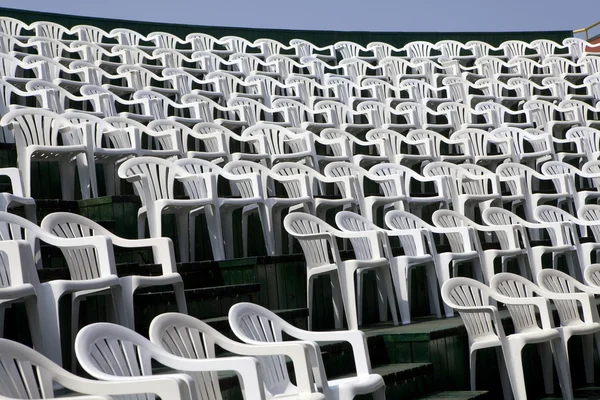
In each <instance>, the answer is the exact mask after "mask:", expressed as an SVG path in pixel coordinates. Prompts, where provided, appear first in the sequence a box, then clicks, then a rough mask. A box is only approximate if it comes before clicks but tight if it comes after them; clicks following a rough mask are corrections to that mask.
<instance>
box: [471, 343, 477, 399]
mask: <svg viewBox="0 0 600 400" xmlns="http://www.w3.org/2000/svg"><path fill="white" fill-rule="evenodd" d="M470 353H471V354H469V372H470V374H469V377H470V379H471V391H475V390H476V389H475V388H476V387H477V351H471V352H470Z"/></svg>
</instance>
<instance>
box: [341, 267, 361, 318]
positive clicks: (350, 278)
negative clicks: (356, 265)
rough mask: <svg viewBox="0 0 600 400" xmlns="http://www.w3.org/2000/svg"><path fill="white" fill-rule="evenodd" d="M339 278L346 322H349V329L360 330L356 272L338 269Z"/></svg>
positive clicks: (348, 269)
mask: <svg viewBox="0 0 600 400" xmlns="http://www.w3.org/2000/svg"><path fill="white" fill-rule="evenodd" d="M337 272H338V277H339V281H340V289H341V292H342V300H343V302H344V309H345V311H346V320H347V321H348V329H350V330H356V329H358V313H357V309H356V286H355V285H356V284H355V279H354V274H355V272H356V271H355V270H353V269H350V268H338V270H337Z"/></svg>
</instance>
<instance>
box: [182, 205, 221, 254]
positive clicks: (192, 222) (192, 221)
mask: <svg viewBox="0 0 600 400" xmlns="http://www.w3.org/2000/svg"><path fill="white" fill-rule="evenodd" d="M200 212H201V211H191V212H190V213H189V214H188V226H189V227H190V230H189V232H188V241H189V243H190V247H189V253H190V261H196V215H198V214H199V213H200ZM208 230H209V232H210V228H209V229H208ZM215 260H216V259H215Z"/></svg>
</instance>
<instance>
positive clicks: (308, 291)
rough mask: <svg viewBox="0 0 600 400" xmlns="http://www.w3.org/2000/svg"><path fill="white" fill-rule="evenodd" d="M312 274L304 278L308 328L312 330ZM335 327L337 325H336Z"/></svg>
mask: <svg viewBox="0 0 600 400" xmlns="http://www.w3.org/2000/svg"><path fill="white" fill-rule="evenodd" d="M313 280H314V276H312V275H310V276H308V278H307V279H306V308H308V330H309V331H312V314H313V312H312V299H313V284H314V282H313ZM336 328H337V327H336Z"/></svg>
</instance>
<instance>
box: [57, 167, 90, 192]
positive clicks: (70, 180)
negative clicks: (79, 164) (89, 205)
mask: <svg viewBox="0 0 600 400" xmlns="http://www.w3.org/2000/svg"><path fill="white" fill-rule="evenodd" d="M58 168H59V171H60V189H61V194H62V196H63V199H65V200H74V199H75V195H74V191H75V189H74V186H75V166H74V165H71V163H70V162H69V161H61V162H59V163H58ZM88 197H89V196H88Z"/></svg>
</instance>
